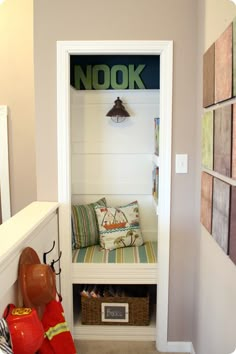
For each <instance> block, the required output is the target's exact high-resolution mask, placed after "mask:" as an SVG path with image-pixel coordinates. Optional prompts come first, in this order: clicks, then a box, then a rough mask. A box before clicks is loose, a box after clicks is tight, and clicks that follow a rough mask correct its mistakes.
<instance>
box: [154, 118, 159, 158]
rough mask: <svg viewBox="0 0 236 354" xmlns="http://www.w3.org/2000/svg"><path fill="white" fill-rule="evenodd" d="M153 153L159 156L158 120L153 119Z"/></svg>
mask: <svg viewBox="0 0 236 354" xmlns="http://www.w3.org/2000/svg"><path fill="white" fill-rule="evenodd" d="M154 133H155V135H154V152H155V154H156V155H159V136H160V118H154Z"/></svg>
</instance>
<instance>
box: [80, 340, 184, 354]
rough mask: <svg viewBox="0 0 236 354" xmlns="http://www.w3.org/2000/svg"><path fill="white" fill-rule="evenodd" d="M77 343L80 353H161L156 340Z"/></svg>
mask: <svg viewBox="0 0 236 354" xmlns="http://www.w3.org/2000/svg"><path fill="white" fill-rule="evenodd" d="M75 345H76V348H77V353H78V354H94V353H96V354H158V353H159V354H160V352H158V351H157V350H156V348H155V343H154V342H123V341H117V342H112V341H75ZM162 354H165V353H162ZM168 354H171V353H168ZM172 354H174V353H172ZM178 354H181V353H178ZM182 354H183V353H182ZM185 354H186V353H185Z"/></svg>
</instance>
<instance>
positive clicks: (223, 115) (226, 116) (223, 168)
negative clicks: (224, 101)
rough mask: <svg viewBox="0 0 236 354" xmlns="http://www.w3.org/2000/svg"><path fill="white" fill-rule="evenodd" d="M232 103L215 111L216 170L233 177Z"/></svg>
mask: <svg viewBox="0 0 236 354" xmlns="http://www.w3.org/2000/svg"><path fill="white" fill-rule="evenodd" d="M231 134H232V105H227V106H224V107H221V108H217V109H216V110H215V113H214V162H213V163H214V171H216V172H219V173H221V174H222V175H224V176H227V177H231V148H232V137H231Z"/></svg>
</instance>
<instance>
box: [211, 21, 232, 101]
mask: <svg viewBox="0 0 236 354" xmlns="http://www.w3.org/2000/svg"><path fill="white" fill-rule="evenodd" d="M232 40H233V24H232V23H231V24H230V25H229V26H228V28H227V29H226V30H225V31H224V32H223V33H222V34H221V36H220V37H219V38H218V39H217V40H216V42H215V103H217V102H221V101H225V100H227V99H229V98H231V97H232V66H233V53H232V47H233V46H232Z"/></svg>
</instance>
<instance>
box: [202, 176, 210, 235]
mask: <svg viewBox="0 0 236 354" xmlns="http://www.w3.org/2000/svg"><path fill="white" fill-rule="evenodd" d="M212 188H213V176H212V175H210V174H208V173H206V172H202V177H201V224H202V225H203V226H204V227H205V228H206V229H207V231H208V232H209V233H210V234H211V227H212Z"/></svg>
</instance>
